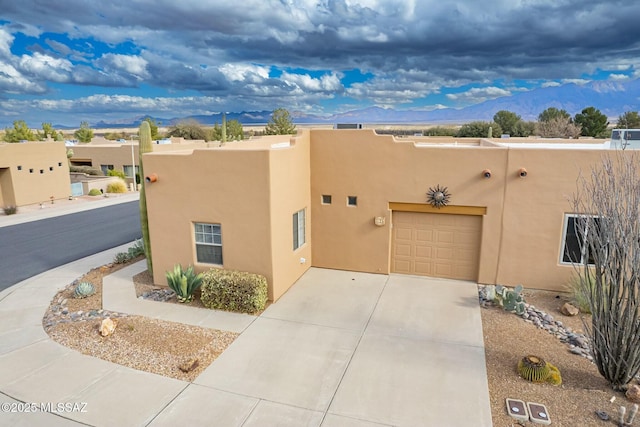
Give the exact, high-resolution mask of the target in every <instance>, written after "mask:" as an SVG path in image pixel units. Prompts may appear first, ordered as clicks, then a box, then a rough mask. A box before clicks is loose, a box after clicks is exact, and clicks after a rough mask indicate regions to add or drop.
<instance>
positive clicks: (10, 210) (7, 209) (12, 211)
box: [2, 205, 18, 215]
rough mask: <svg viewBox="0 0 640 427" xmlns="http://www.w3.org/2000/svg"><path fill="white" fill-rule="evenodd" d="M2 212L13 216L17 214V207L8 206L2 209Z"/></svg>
mask: <svg viewBox="0 0 640 427" xmlns="http://www.w3.org/2000/svg"><path fill="white" fill-rule="evenodd" d="M2 210H3V211H4V214H5V215H14V214H15V213H17V212H18V207H17V206H13V205H10V206H5V207H3V208H2Z"/></svg>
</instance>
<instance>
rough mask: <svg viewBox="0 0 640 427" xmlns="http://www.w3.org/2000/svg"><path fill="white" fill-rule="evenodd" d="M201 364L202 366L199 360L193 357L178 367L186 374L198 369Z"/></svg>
mask: <svg viewBox="0 0 640 427" xmlns="http://www.w3.org/2000/svg"><path fill="white" fill-rule="evenodd" d="M199 364H200V361H199V360H198V358H196V357H193V358H191V359H189V360H187V361H186V362H184V363H183V364H181V365H180V366H178V367H179V368H180V370H181V371H182V372H185V373H186V372H191V371H193V370H194V369H196V368H197V367H198V365H199Z"/></svg>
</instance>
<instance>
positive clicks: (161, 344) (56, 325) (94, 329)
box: [43, 257, 238, 381]
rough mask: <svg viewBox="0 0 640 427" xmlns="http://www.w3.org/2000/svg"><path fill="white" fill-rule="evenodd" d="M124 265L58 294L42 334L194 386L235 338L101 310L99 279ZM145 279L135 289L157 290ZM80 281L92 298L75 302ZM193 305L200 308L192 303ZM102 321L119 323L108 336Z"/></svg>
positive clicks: (102, 271) (96, 272) (108, 268)
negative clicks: (186, 366)
mask: <svg viewBox="0 0 640 427" xmlns="http://www.w3.org/2000/svg"><path fill="white" fill-rule="evenodd" d="M140 259H142V258H141V257H140V258H137V259H135V260H133V261H132V262H137V261H139V260H140ZM128 264H130V263H128ZM128 264H109V265H106V266H103V267H100V268H96V269H93V270H91V271H90V272H88V273H87V274H85V275H84V276H82V277H81V278H79V279H78V280H76V281H74V283H72V284H70V285H69V286H67V287H66V288H65V289H63V290H61V291H60V292H58V293H57V294H56V295H55V296H54V297H53V300H52V302H51V305H50V306H49V308H48V310H47V312H46V313H45V316H44V318H43V325H44V328H45V331H46V332H47V333H48V334H49V336H50V337H51V338H52V339H53V340H54V341H56V342H58V343H60V344H62V345H64V346H66V347H69V348H72V349H74V350H77V351H79V352H81V353H83V354H86V355H89V356H93V357H98V358H100V359H103V360H107V361H110V362H114V363H117V364H120V365H123V366H128V367H131V368H134V369H138V370H141V371H146V372H151V373H154V374H158V375H164V376H167V377H171V378H176V379H179V380H184V381H193V380H194V379H195V378H196V377H197V376H198V375H199V374H200V373H201V372H202V371H204V369H206V368H207V367H208V366H209V365H210V364H211V362H213V361H214V360H215V359H216V358H217V357H218V356H219V355H220V354H221V353H222V352H223V351H224V350H225V349H226V348H227V347H228V346H229V345H230V344H231V343H232V342H233V341H234V340H235V338H236V337H237V336H238V334H237V333H233V332H228V331H220V330H216V329H208V328H201V327H197V326H191V325H184V324H181V323H175V322H167V321H163V320H158V319H150V318H146V317H142V316H130V315H128V314H126V313H114V312H109V311H106V310H103V309H102V286H103V284H102V279H103V277H104V276H105V275H108V274H111V273H113V272H114V271H117V270H119V269H121V268H123V267H125V266H126V265H128ZM145 273H146V272H145ZM138 276H141V275H138ZM149 278H150V275H149V274H147V275H146V277H145V276H144V275H142V279H143V280H141V282H140V283H139V284H136V288H137V287H138V286H141V287H142V288H145V287H146V288H154V287H157V286H156V285H154V284H153V281H152V280H151V283H149ZM84 281H88V282H91V283H92V284H93V285H94V286H95V289H96V293H95V294H93V295H91V296H89V297H87V298H82V299H77V298H74V296H73V292H74V289H75V285H76V284H77V283H79V282H84ZM158 304H161V303H158ZM191 305H192V306H198V305H197V303H195V301H194V302H193V303H191ZM200 306H202V305H201V304H200ZM105 318H112V319H113V318H115V319H117V321H118V326H117V328H116V330H115V332H114V334H113V335H110V336H107V337H103V336H101V335H100V333H99V332H98V329H99V327H100V323H101V322H102V320H103V319H105ZM194 358H196V359H198V365H197V367H195V369H193V370H191V371H189V372H183V371H182V370H180V368H179V367H180V366H181V365H183V364H184V363H185V362H187V361H189V360H191V359H194Z"/></svg>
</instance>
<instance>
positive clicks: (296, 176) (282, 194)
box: [269, 131, 313, 299]
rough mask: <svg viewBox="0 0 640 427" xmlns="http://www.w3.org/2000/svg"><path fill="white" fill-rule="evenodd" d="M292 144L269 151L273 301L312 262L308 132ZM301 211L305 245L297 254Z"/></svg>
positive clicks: (299, 136)
mask: <svg viewBox="0 0 640 427" xmlns="http://www.w3.org/2000/svg"><path fill="white" fill-rule="evenodd" d="M287 139H288V138H287ZM292 143H293V144H294V145H293V146H292V147H290V148H282V149H276V150H271V151H270V178H269V181H270V192H271V200H270V203H271V254H272V257H273V295H272V296H271V297H272V298H273V299H278V298H279V297H280V296H281V295H282V294H283V293H284V292H286V290H287V289H289V287H290V286H291V285H292V284H293V283H294V282H295V281H296V280H297V279H298V278H299V277H300V276H301V275H302V274H303V273H304V272H305V271H307V270H308V269H309V267H311V263H312V254H311V248H312V246H313V244H312V242H311V229H312V222H311V205H310V203H311V187H310V158H309V156H310V147H309V143H310V141H309V131H304V132H302V133H301V134H300V135H298V136H297V137H296V138H294V139H292ZM301 209H305V221H306V237H305V241H306V243H305V244H304V245H302V246H301V247H299V248H298V249H297V250H295V251H294V250H293V214H294V213H295V212H298V211H300V210H301ZM302 258H304V262H302V261H301V259H302Z"/></svg>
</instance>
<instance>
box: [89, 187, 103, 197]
mask: <svg viewBox="0 0 640 427" xmlns="http://www.w3.org/2000/svg"><path fill="white" fill-rule="evenodd" d="M89 195H90V196H102V191H100V190H99V189H98V188H92V189H91V190H89Z"/></svg>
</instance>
